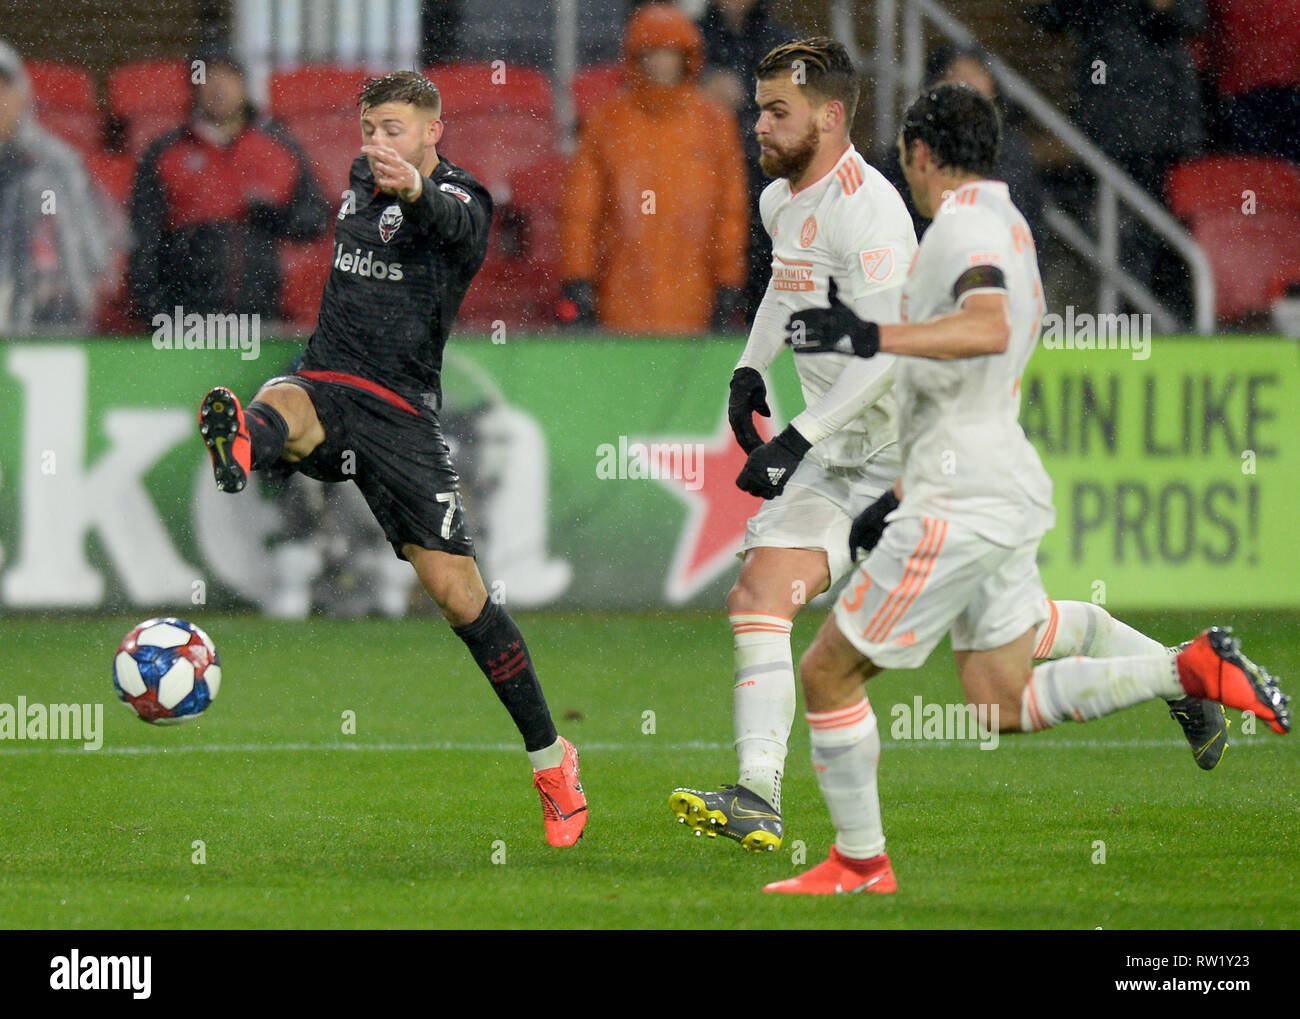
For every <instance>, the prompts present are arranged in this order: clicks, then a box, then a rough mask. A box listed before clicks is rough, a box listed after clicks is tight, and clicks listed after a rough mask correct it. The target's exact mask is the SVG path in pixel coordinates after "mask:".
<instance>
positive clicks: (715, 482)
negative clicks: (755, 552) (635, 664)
mask: <svg viewBox="0 0 1300 1019" xmlns="http://www.w3.org/2000/svg"><path fill="white" fill-rule="evenodd" d="M768 406H769V407H771V408H772V412H773V414H774V415H775V414H776V413H777V411H776V407H775V404H774V403H773V402H772V398H771V394H769V395H768ZM754 427H755V428H757V429H758V434H759V435H760V436H761V437H762V439H763V441H764V442H767V441H768V440H770V439H771V438H772V437H773V436H774V435H775V434H776V433H775V431H774V429H773V428H772V419H771V418H764V417H759V416H758V415H757V414H756V415H754ZM638 441H641V442H644V443H647V444H649V443H651V442H654V443H660V444H673V443H679V444H680V443H686V442H691V443H698V442H699V439H698V437H692V438H683V437H682V436H674V437H672V438H668V437H666V436H658V437H655V438H646V439H640V440H638ZM649 448H650V449H651V450H652V451H654V452H657V453H658V456H657V459H658V461H659V463H658V466H659V470H660V478H659V482H660V484H663V485H667V486H668V488H669V489H671V490H672V491H673V492H674V493H675V494H676V495H677V496H678V497H680V498H681V500H682V501H683V502H685V503H686V506H687V514H686V520H685V523H684V525H683V527H682V532H681V536H680V537H679V538H678V541H677V549H676V551H675V552H674V553H673V561H672V565H671V566H670V567H669V571H668V577H667V579H666V580H665V582H664V594H665V596H666V597H667V598H668V600H669V602H671V603H672V604H674V605H679V604H681V603H682V602H685V601H689V600H690V599H691V598H692V597H693V596H694V595H696V594H697V593H698V592H699V591H700V590H701V589H702V588H704V587H705V586H706V585H708V584H709V583H710V582H711V581H713V580H715V579H716V578H717V577H718V575H719V574H720V573H722V572H723V571H725V570H727V569H734V568H736V567H737V566H738V562H737V560H736V553H737V552H738V551H739V550H740V546H741V544H742V543H743V542H744V539H745V525H746V524H747V523H748V522H749V518H750V517H752V516H753V515H754V514H755V513H757V512H758V510H759V507H760V506H762V505H763V500H762V499H760V498H758V497H757V496H753V495H750V494H749V493H748V492H742V491H741V490H740V489H739V488H737V487H736V477H737V475H739V474H740V470H741V468H742V467H744V466H745V460H746V459H747V458H746V455H745V452H744V450H742V449H741V448H740V444H739V443H737V442H736V437H735V436H734V435H732V434H731V426H730V425H728V424H727V417H726V414H723V416H722V422H721V424H720V426H719V427H718V429H717V431H715V432H714V433H713V436H712V438H710V439H708V440H707V441H705V442H704V443H702V450H701V452H702V454H703V456H702V457H701V459H700V462H699V463H697V464H696V465H695V469H696V472H697V473H696V474H695V475H694V478H693V479H692V478H690V477H682V476H675V475H680V474H682V473H684V472H681V471H679V470H672V467H673V466H674V463H673V460H674V459H675V458H674V457H673V456H672V455H671V454H670V453H668V452H667V451H665V450H664V449H663V448H662V446H659V445H656V446H650V447H649Z"/></svg>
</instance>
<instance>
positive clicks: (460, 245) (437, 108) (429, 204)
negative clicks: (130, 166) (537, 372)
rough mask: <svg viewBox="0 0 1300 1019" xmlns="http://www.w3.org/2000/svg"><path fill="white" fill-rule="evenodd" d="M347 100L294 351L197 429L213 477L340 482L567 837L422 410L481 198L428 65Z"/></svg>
mask: <svg viewBox="0 0 1300 1019" xmlns="http://www.w3.org/2000/svg"><path fill="white" fill-rule="evenodd" d="M358 103H359V105H360V107H361V134H362V140H363V143H364V144H363V145H362V146H361V152H362V155H360V156H358V157H357V159H356V160H355V161H354V162H353V164H352V174H351V180H350V184H349V191H348V192H347V193H345V195H344V199H343V205H342V207H341V208H340V209H339V214H338V220H337V221H336V223H335V226H334V253H333V261H332V267H331V269H330V274H329V278H328V279H327V280H326V283H325V291H324V294H323V296H322V297H321V305H320V315H319V318H318V320H317V323H316V330H315V332H314V333H312V336H311V338H310V339H309V340H308V342H307V348H306V351H305V353H304V355H303V358H302V361H301V364H300V366H299V368H298V370H297V371H296V372H295V374H293V375H288V376H281V377H278V378H273V379H270V380H269V381H267V382H266V383H265V384H264V385H263V386H262V388H261V389H260V390H259V391H258V393H257V396H256V397H255V398H254V399H253V401H252V402H251V403H250V404H249V405H248V407H247V408H241V406H240V404H239V401H238V400H237V399H236V398H235V394H234V393H232V392H231V391H230V390H228V389H225V388H217V389H213V390H212V391H211V392H209V393H208V394H207V396H205V397H204V398H203V403H202V405H201V407H200V409H199V431H200V433H201V435H202V436H203V441H204V444H205V445H206V446H207V448H208V452H209V454H210V455H211V457H212V466H213V471H214V473H215V474H216V479H217V486H218V487H219V488H220V489H221V490H222V491H225V492H238V491H240V490H241V489H242V488H243V487H244V485H245V484H247V481H248V476H249V473H250V472H251V471H255V470H264V469H266V468H268V467H270V466H271V465H273V464H275V463H276V462H277V461H280V462H282V463H286V464H291V465H293V467H295V468H296V469H297V470H299V471H301V472H302V473H303V474H305V475H307V476H308V477H310V478H316V479H317V480H320V481H355V482H356V484H357V486H358V487H359V488H360V489H361V492H362V494H363V495H364V496H365V499H366V502H367V503H368V504H369V506H370V509H371V511H372V512H373V513H374V515H375V518H376V519H377V520H378V521H379V523H380V525H381V526H382V527H383V529H384V533H385V535H386V536H387V537H388V540H389V541H390V542H391V543H392V545H393V549H394V551H395V552H396V553H397V554H398V555H399V556H400V557H402V558H404V559H407V560H409V561H410V563H411V565H412V566H414V567H415V572H416V574H417V575H418V576H419V578H420V583H421V584H423V585H424V589H425V590H426V591H428V592H429V595H430V597H432V598H433V600H434V601H435V602H437V604H438V608H439V609H440V610H441V611H442V614H443V616H444V617H446V619H447V621H448V622H449V623H450V624H451V627H452V630H453V631H454V632H455V634H456V636H458V637H459V638H460V639H461V640H463V641H464V642H465V645H466V647H468V648H469V652H470V654H471V655H473V657H474V661H475V662H477V663H478V666H479V668H480V669H482V670H483V672H484V674H485V675H486V676H487V677H488V679H489V680H490V681H491V683H492V688H493V690H495V691H496V694H497V696H498V697H499V698H500V699H501V702H502V703H503V704H504V705H505V706H506V709H507V710H508V711H509V712H510V716H511V718H513V719H514V722H515V725H516V726H517V727H518V729H519V732H520V734H521V735H522V736H523V739H524V747H525V749H526V750H527V752H528V757H529V760H530V761H531V762H532V766H533V784H534V786H535V787H536V789H537V791H538V792H539V793H540V794H541V798H542V816H543V820H544V822H545V826H546V838H547V841H548V842H550V844H551V845H553V846H571V845H573V844H574V843H575V842H577V841H578V839H579V838H580V837H581V835H582V832H583V828H584V826H585V825H586V821H587V800H586V796H585V795H584V794H583V791H582V785H581V782H580V780H579V774H578V752H577V751H576V750H575V749H574V747H573V745H572V744H571V743H569V742H568V740H566V739H563V738H562V737H561V736H559V735H558V734H557V733H556V731H555V726H554V724H553V723H552V721H551V716H550V712H549V710H548V709H547V706H546V700H545V698H544V697H543V695H542V688H541V685H540V684H539V683H538V680H537V674H536V672H535V671H534V670H533V664H532V659H531V657H530V655H529V652H528V645H527V644H526V643H525V642H524V638H523V635H522V634H521V633H520V632H519V628H518V627H517V626H516V625H515V622H514V620H513V619H511V618H510V616H509V614H508V613H507V612H506V611H505V609H504V608H503V607H502V606H500V605H498V604H497V603H496V602H494V601H492V600H491V599H490V598H488V595H487V589H486V588H485V587H484V584H483V578H482V577H481V576H480V575H479V572H478V564H477V563H476V562H475V559H474V544H473V542H472V541H471V540H470V537H469V535H468V534H467V533H466V526H465V515H464V511H463V507H462V504H461V497H460V479H459V477H458V475H457V474H456V471H455V468H454V467H453V466H452V463H451V458H450V453H449V451H448V448H447V444H446V442H444V441H443V437H442V432H441V429H440V426H439V423H438V411H439V409H440V407H441V405H442V391H441V384H440V374H441V369H442V352H443V347H444V346H445V345H446V342H447V333H448V330H449V329H450V327H451V323H452V321H453V319H454V318H455V317H456V312H457V311H458V310H459V308H460V304H461V301H462V300H463V298H464V296H465V291H466V290H467V289H468V288H469V284H470V280H471V279H473V277H474V274H475V273H476V272H477V271H478V269H479V266H481V265H482V264H483V257H484V255H485V254H486V252H487V243H488V226H489V225H490V223H491V221H492V199H491V197H490V196H489V195H488V192H487V190H486V189H485V188H484V187H483V185H481V184H480V183H479V182H478V181H477V180H475V179H474V178H473V177H472V176H471V175H470V174H468V173H466V172H465V171H464V170H463V169H461V168H460V167H458V166H454V165H453V164H451V163H449V162H448V161H447V160H446V159H442V158H440V157H439V155H438V153H437V149H436V146H437V143H438V140H439V139H440V138H441V137H442V130H443V124H442V120H441V119H440V117H441V113H442V99H441V96H439V94H438V90H437V88H436V86H435V85H434V84H433V82H431V81H430V80H429V79H428V78H426V77H424V76H423V75H422V74H419V73H417V72H415V71H396V72H394V73H392V74H388V75H385V76H384V77H382V78H372V79H371V80H369V81H367V82H366V83H365V85H364V86H363V87H362V89H361V93H360V96H359V97H358Z"/></svg>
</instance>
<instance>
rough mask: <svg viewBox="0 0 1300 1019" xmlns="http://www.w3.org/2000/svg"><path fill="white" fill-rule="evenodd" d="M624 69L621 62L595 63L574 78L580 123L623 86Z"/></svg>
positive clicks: (574, 99) (575, 102)
mask: <svg viewBox="0 0 1300 1019" xmlns="http://www.w3.org/2000/svg"><path fill="white" fill-rule="evenodd" d="M623 80H624V70H623V65H622V64H621V63H611V64H593V65H592V66H591V67H584V68H583V69H582V70H581V71H579V72H578V73H577V74H576V75H575V76H574V78H573V108H574V110H575V112H576V114H577V117H578V123H579V125H581V124H582V122H583V120H585V119H586V118H587V116H588V115H589V114H590V113H591V111H592V110H594V109H595V108H596V107H597V106H599V105H601V103H604V102H606V101H607V100H609V99H611V98H612V97H613V96H614V95H616V94H617V93H618V90H619V89H621V88H622V87H623Z"/></svg>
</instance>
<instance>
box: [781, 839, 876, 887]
mask: <svg viewBox="0 0 1300 1019" xmlns="http://www.w3.org/2000/svg"><path fill="white" fill-rule="evenodd" d="M763 891H765V892H784V893H786V894H788V895H856V894H857V893H858V892H876V893H878V894H888V893H889V892H896V891H898V882H897V881H895V880H894V870H893V868H892V867H890V865H889V856H888V855H886V854H885V853H881V854H880V855H879V856H873V857H872V858H871V859H869V860H851V859H849V858H848V857H846V856H841V855H840V851H839V850H838V849H836V848H835V847H834V846H831V856H830V859H829V860H827V861H826V862H825V863H819V864H818V865H817V866H816V867H814V868H813V869H812V870H806V871H804V872H803V873H802V874H800V875H799V876H798V877H792V878H787V879H786V880H784V881H776V882H774V883H772V884H770V885H767V886H766V887H765V888H764V889H763Z"/></svg>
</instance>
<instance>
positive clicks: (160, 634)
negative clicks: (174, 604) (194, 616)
mask: <svg viewBox="0 0 1300 1019" xmlns="http://www.w3.org/2000/svg"><path fill="white" fill-rule="evenodd" d="M113 688H114V689H115V690H116V691H117V695H118V696H119V697H120V698H122V702H123V703H124V704H125V705H126V706H127V707H128V708H130V709H131V710H132V711H134V712H135V713H136V715H137V716H138V717H140V718H141V719H143V720H144V721H146V722H152V723H154V724H157V725H163V724H171V723H175V722H185V721H188V720H189V719H191V718H194V717H195V716H196V715H199V714H202V713H203V711H205V710H206V709H207V707H208V705H209V704H211V703H212V701H213V700H214V699H215V698H216V696H217V691H218V690H219V689H220V688H221V659H220V658H218V657H217V649H216V647H215V646H213V643H212V641H211V640H210V639H209V637H208V635H207V634H206V633H204V632H203V631H202V630H200V629H199V628H198V627H197V626H195V625H194V624H193V623H187V622H186V621H185V620H183V619H177V618H176V617H174V616H167V617H165V618H160V619H146V620H145V621H144V622H143V623H141V624H140V625H139V626H137V627H135V628H134V629H133V630H132V631H131V632H130V633H128V634H127V635H126V636H125V637H123V638H122V643H121V644H120V645H118V649H117V656H116V657H115V658H114V659H113Z"/></svg>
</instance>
